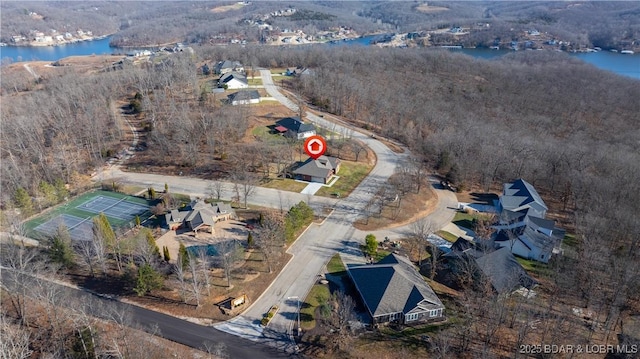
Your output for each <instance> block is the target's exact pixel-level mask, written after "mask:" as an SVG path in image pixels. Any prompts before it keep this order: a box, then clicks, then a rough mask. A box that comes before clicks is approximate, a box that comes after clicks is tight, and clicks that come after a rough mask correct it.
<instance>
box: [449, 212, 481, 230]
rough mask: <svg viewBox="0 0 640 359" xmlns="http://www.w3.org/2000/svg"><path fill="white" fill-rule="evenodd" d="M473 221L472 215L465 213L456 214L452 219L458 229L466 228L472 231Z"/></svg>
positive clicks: (473, 216)
mask: <svg viewBox="0 0 640 359" xmlns="http://www.w3.org/2000/svg"><path fill="white" fill-rule="evenodd" d="M474 220H475V215H474V214H469V213H466V212H456V215H455V216H454V217H453V221H451V222H453V223H455V224H456V225H458V226H460V227H464V228H468V229H471V230H473V229H474V227H475V226H474V225H473V221H474Z"/></svg>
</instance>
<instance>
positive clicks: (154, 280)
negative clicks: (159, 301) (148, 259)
mask: <svg viewBox="0 0 640 359" xmlns="http://www.w3.org/2000/svg"><path fill="white" fill-rule="evenodd" d="M163 284H164V280H163V279H162V276H161V275H160V273H158V272H157V271H156V270H155V269H153V267H151V266H150V265H149V264H148V263H145V264H143V265H141V266H140V267H139V268H138V278H137V280H136V287H135V288H133V290H134V292H136V294H137V295H138V296H139V297H142V296H143V295H145V294H147V293H149V292H150V291H152V290H154V289H160V288H162V286H163Z"/></svg>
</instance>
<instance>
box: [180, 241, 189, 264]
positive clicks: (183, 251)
mask: <svg viewBox="0 0 640 359" xmlns="http://www.w3.org/2000/svg"><path fill="white" fill-rule="evenodd" d="M178 262H180V263H182V269H186V268H187V267H188V266H189V252H188V251H187V247H185V246H184V244H183V243H180V248H179V249H178Z"/></svg>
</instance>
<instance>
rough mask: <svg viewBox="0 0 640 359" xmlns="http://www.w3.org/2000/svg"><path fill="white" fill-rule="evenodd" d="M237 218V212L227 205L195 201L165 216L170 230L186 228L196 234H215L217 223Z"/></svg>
mask: <svg viewBox="0 0 640 359" xmlns="http://www.w3.org/2000/svg"><path fill="white" fill-rule="evenodd" d="M233 218H235V211H234V210H233V209H232V208H231V206H230V205H229V204H227V203H222V202H218V203H214V204H212V203H206V202H204V201H201V200H197V199H195V200H193V201H191V203H189V204H188V205H187V206H185V207H184V209H182V210H177V209H174V210H171V211H170V212H169V213H167V214H165V220H166V222H167V226H168V227H169V229H170V230H176V229H179V228H185V229H188V230H191V231H193V232H195V233H197V232H198V231H202V230H204V231H207V232H209V233H213V231H214V226H215V223H216V222H218V221H226V220H229V219H233Z"/></svg>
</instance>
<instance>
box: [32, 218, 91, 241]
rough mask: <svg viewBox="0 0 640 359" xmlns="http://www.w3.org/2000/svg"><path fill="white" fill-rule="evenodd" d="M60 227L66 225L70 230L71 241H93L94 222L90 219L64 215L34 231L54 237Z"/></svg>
mask: <svg viewBox="0 0 640 359" xmlns="http://www.w3.org/2000/svg"><path fill="white" fill-rule="evenodd" d="M60 225H64V226H66V227H67V228H68V229H69V234H70V235H71V239H73V240H75V241H89V240H91V239H93V221H92V220H91V218H90V217H88V218H80V217H76V216H72V215H70V214H66V213H64V214H61V215H59V216H57V217H54V218H52V219H50V220H48V221H46V222H44V223H42V224H40V225H39V226H37V227H35V228H34V229H35V230H36V231H38V232H40V233H42V234H44V235H46V236H52V235H54V234H55V233H56V231H57V230H58V227H60Z"/></svg>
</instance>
